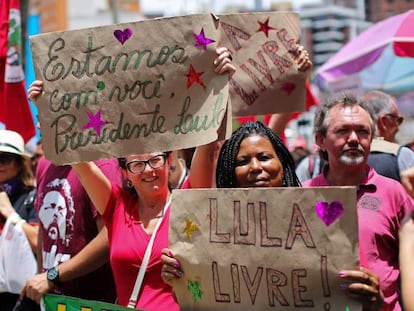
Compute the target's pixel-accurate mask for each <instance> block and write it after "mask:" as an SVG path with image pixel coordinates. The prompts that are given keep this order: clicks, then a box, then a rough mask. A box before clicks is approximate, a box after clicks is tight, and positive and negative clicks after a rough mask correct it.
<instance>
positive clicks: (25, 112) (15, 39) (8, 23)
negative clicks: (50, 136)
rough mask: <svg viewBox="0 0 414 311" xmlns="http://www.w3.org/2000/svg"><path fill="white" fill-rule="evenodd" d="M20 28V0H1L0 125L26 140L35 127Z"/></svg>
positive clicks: (30, 136)
mask: <svg viewBox="0 0 414 311" xmlns="http://www.w3.org/2000/svg"><path fill="white" fill-rule="evenodd" d="M21 29H22V28H21V15H20V3H19V0H1V1H0V128H6V129H8V130H13V131H16V132H18V133H19V134H20V135H22V136H23V138H24V140H25V142H27V141H28V140H29V139H31V138H32V137H34V136H35V134H36V129H35V126H34V122H33V116H32V113H31V111H30V106H29V102H28V100H27V97H26V90H25V84H24V71H23V66H22V61H23V54H22V31H21Z"/></svg>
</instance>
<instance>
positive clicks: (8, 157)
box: [0, 153, 18, 165]
mask: <svg viewBox="0 0 414 311" xmlns="http://www.w3.org/2000/svg"><path fill="white" fill-rule="evenodd" d="M17 158H18V156H16V155H14V154H12V153H0V163H1V164H3V165H4V164H9V163H10V162H11V161H13V160H14V159H17Z"/></svg>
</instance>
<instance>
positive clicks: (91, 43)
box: [30, 12, 305, 164]
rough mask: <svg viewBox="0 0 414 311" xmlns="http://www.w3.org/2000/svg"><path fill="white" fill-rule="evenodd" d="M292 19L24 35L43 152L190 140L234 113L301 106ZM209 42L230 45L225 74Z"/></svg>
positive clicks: (218, 129) (188, 21)
mask: <svg viewBox="0 0 414 311" xmlns="http://www.w3.org/2000/svg"><path fill="white" fill-rule="evenodd" d="M298 20H299V19H298V15H297V14H296V13H290V12H287V13H274V12H268V13H256V14H231V15H223V16H220V17H216V16H213V15H210V14H198V15H189V16H179V17H170V18H162V19H153V20H145V21H139V22H134V23H124V24H117V25H109V26H102V27H94V28H88V29H81V30H72V31H64V32H53V33H46V34H40V35H35V36H31V37H30V42H31V49H32V54H33V63H34V68H35V73H36V79H38V80H42V81H44V92H43V94H42V95H41V96H39V98H38V99H37V106H38V110H39V121H40V126H41V132H42V137H43V146H44V150H45V154H46V157H47V158H48V159H50V160H51V161H53V162H54V163H55V164H69V163H73V162H79V161H89V160H96V159H101V158H111V157H120V156H125V155H128V154H138V153H146V152H154V151H165V150H174V149H181V148H188V147H194V146H198V145H203V144H207V143H210V142H212V141H214V140H217V139H224V138H226V137H228V135H229V134H230V132H231V118H232V115H233V113H234V114H235V115H245V114H265V113H273V112H280V111H298V110H303V109H304V105H305V76H304V74H303V73H298V71H297V66H296V63H295V61H294V55H295V50H294V43H295V42H298V41H299V27H298ZM218 46H226V47H229V48H230V49H231V50H232V52H233V58H234V59H233V61H234V64H235V66H236V67H237V71H236V74H235V75H234V76H233V77H232V79H231V80H230V83H228V76H227V75H218V74H216V73H215V72H214V69H215V67H214V65H213V61H214V59H215V58H216V53H215V50H216V48H217V47H218ZM229 85H230V88H232V89H233V91H231V93H230V94H231V96H232V98H231V101H230V102H231V104H232V106H233V107H232V109H229V108H230V107H229V106H228V105H229V101H228V95H229ZM275 99H277V102H275Z"/></svg>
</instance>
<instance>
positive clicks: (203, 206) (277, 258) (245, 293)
mask: <svg viewBox="0 0 414 311" xmlns="http://www.w3.org/2000/svg"><path fill="white" fill-rule="evenodd" d="M355 193H356V191H355V188H354V187H336V188H335V187H332V188H331V187H323V188H304V189H301V188H277V189H275V188H273V189H264V188H263V189H252V188H251V189H208V190H207V189H202V190H174V191H173V198H172V210H171V215H170V237H169V238H170V247H171V248H172V250H173V253H174V255H175V256H176V258H177V259H178V260H179V261H180V263H181V267H182V269H183V271H184V275H183V276H182V277H181V279H180V280H178V281H175V282H174V291H175V294H176V296H177V299H178V301H179V303H180V306H181V309H182V310H261V311H262V310H297V309H298V308H304V309H306V310H349V311H355V310H361V309H362V308H361V305H360V303H359V302H357V301H356V300H353V299H349V298H347V297H346V295H345V292H344V290H343V289H342V288H341V287H340V283H341V282H342V281H341V279H340V277H339V271H340V270H341V269H350V268H353V269H355V268H357V267H358V225H357V215H356V208H355V206H356V205H355V204H356V203H355V202H356V195H355ZM194 202H197V204H196V206H195V205H194Z"/></svg>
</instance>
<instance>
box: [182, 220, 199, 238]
mask: <svg viewBox="0 0 414 311" xmlns="http://www.w3.org/2000/svg"><path fill="white" fill-rule="evenodd" d="M194 231H200V229H199V228H198V226H197V224H196V223H195V222H194V221H192V220H191V219H188V218H187V219H186V220H185V228H184V230H183V232H182V233H185V234H187V238H188V240H189V241H190V242H192V241H193V232H194Z"/></svg>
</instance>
